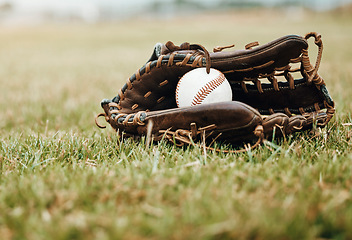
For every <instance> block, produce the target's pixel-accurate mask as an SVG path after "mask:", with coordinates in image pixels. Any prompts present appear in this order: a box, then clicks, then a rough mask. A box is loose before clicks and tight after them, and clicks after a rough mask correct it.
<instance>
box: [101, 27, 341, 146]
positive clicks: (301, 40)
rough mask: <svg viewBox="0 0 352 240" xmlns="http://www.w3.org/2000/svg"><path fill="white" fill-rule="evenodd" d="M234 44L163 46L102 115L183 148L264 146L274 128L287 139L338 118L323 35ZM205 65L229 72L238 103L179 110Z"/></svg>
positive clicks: (129, 131)
mask: <svg viewBox="0 0 352 240" xmlns="http://www.w3.org/2000/svg"><path fill="white" fill-rule="evenodd" d="M310 37H314V38H315V44H316V45H317V46H318V49H319V51H318V57H317V61H316V63H315V66H314V67H313V66H312V65H311V63H310V60H309V57H308V42H307V39H308V38H310ZM228 47H233V45H232V46H227V47H217V48H214V52H213V53H209V52H208V51H207V50H206V49H205V48H204V47H203V46H201V45H198V44H189V43H183V44H181V45H180V46H175V45H174V44H173V43H172V42H167V43H166V44H165V45H164V44H160V43H158V44H156V46H155V48H154V52H153V54H152V56H151V58H150V59H149V60H148V62H147V63H146V64H145V65H144V66H142V67H141V68H140V69H138V70H137V72H136V73H135V74H133V75H132V76H131V77H130V78H129V79H128V80H127V83H126V84H125V85H124V86H123V87H122V89H121V90H120V91H119V92H118V95H117V96H116V97H114V98H113V99H112V100H107V99H104V100H103V101H102V102H101V106H102V108H103V109H104V113H101V114H99V115H98V117H100V116H104V117H105V119H106V121H107V122H108V123H110V125H111V126H112V127H113V128H114V129H116V130H118V132H119V133H122V132H124V133H125V134H126V135H129V136H149V137H151V138H152V139H154V140H160V139H162V138H165V139H169V140H170V141H173V142H174V143H176V144H177V145H183V144H185V143H186V144H192V143H193V142H195V141H196V140H200V139H203V140H205V141H206V142H208V143H209V142H212V141H214V140H219V141H224V142H227V143H234V144H238V143H243V142H245V143H250V142H253V141H256V140H257V143H256V144H255V145H257V144H259V143H260V141H261V140H262V139H263V138H265V137H266V138H268V137H272V136H273V132H274V133H275V135H276V136H284V135H287V134H291V133H293V132H296V131H302V130H306V129H311V128H313V127H314V126H318V127H324V126H325V125H326V124H327V123H328V122H329V121H330V119H331V118H332V117H333V115H334V112H335V109H334V102H333V100H332V98H331V97H330V96H329V93H328V91H327V88H326V86H325V83H324V80H323V79H322V78H321V77H320V76H319V75H318V68H319V64H320V60H321V55H322V49H323V45H322V41H321V37H320V35H319V34H316V33H308V34H307V35H306V36H305V37H301V36H296V35H289V36H284V37H282V38H279V39H277V40H275V41H272V42H270V43H267V44H265V45H262V46H258V43H250V44H247V45H246V47H245V50H235V51H222V50H223V49H225V48H228ZM198 67H206V69H207V71H208V72H209V70H210V67H212V68H215V69H218V70H219V71H221V72H222V73H224V75H225V77H226V79H227V80H228V81H229V82H230V84H231V88H232V92H233V101H232V102H226V103H214V104H204V105H196V106H192V107H183V108H177V105H176V100H175V90H176V85H177V83H178V81H179V79H180V78H181V77H182V76H183V75H184V74H185V73H186V72H188V71H190V70H192V69H194V68H198ZM298 75H299V76H298ZM297 76H298V77H297ZM323 110H325V111H323ZM96 123H97V125H98V126H99V127H104V126H101V125H100V124H99V123H98V122H97V121H96ZM274 129H275V130H274Z"/></svg>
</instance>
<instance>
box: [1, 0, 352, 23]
mask: <svg viewBox="0 0 352 240" xmlns="http://www.w3.org/2000/svg"><path fill="white" fill-rule="evenodd" d="M351 3H352V0H130V1H125V0H117V1H116V0H75V1H70V0H60V1H57V0H30V1H29V0H0V22H1V24H3V25H19V24H26V25H28V24H38V23H42V22H48V21H51V22H67V21H82V22H87V23H96V22H102V21H116V20H121V19H129V18H132V17H136V16H139V17H141V16H142V17H155V18H173V17H175V16H180V14H183V15H185V14H194V13H201V12H204V11H223V10H229V9H231V8H233V9H235V8H236V9H250V8H278V9H280V8H282V9H285V10H287V9H288V8H289V10H290V12H292V11H299V10H300V9H309V10H312V11H329V10H332V9H338V8H341V7H346V6H347V5H348V4H351Z"/></svg>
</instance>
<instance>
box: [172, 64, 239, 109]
mask: <svg viewBox="0 0 352 240" xmlns="http://www.w3.org/2000/svg"><path fill="white" fill-rule="evenodd" d="M231 100H232V90H231V86H230V83H229V82H228V81H227V79H226V78H225V76H224V74H223V73H222V72H220V71H219V70H216V69H214V68H211V69H210V73H209V74H207V72H206V68H196V69H193V70H192V71H189V72H187V73H186V74H185V75H183V76H182V78H181V79H180V80H179V82H178V83H177V87H176V103H177V106H178V107H187V106H194V105H198V104H206V103H216V102H228V101H231Z"/></svg>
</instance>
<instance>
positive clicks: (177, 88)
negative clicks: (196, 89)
mask: <svg viewBox="0 0 352 240" xmlns="http://www.w3.org/2000/svg"><path fill="white" fill-rule="evenodd" d="M182 79H183V77H182V78H181V79H180V80H179V82H178V84H177V86H176V104H177V106H180V105H179V102H178V91H179V86H180V84H181V81H182Z"/></svg>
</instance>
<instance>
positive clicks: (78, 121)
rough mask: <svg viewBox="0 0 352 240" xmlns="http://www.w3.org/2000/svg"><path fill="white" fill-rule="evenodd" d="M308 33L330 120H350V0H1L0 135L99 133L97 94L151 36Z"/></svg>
mask: <svg viewBox="0 0 352 240" xmlns="http://www.w3.org/2000/svg"><path fill="white" fill-rule="evenodd" d="M311 31H315V32H319V33H321V34H322V38H323V42H324V53H323V61H322V64H321V65H320V69H319V72H320V74H321V76H323V77H324V79H325V81H326V83H327V86H328V89H329V91H330V93H331V95H332V97H333V98H334V100H335V101H336V103H337V104H336V105H337V110H338V114H337V115H336V118H335V119H339V118H350V117H351V116H350V114H349V112H350V111H352V99H351V96H352V95H351V94H350V92H352V84H351V81H350V79H351V78H352V69H351V64H352V58H351V56H352V48H351V47H350V43H351V42H352V0H281V1H279V0H128V1H126V0H75V1H71V0H0V66H1V67H0V86H1V87H0V96H1V97H0V112H1V113H2V114H0V136H10V135H12V134H13V133H14V132H15V133H19V132H26V131H28V130H29V131H33V132H35V133H38V132H39V133H50V132H54V133H55V132H56V131H59V130H60V131H71V130H72V131H74V132H76V133H77V132H80V133H89V132H90V133H91V132H94V131H100V130H97V127H95V124H94V118H95V116H96V115H97V114H98V113H99V112H101V111H102V109H101V107H100V101H101V100H102V99H103V98H110V99H111V98H113V97H114V96H115V95H116V94H117V92H118V90H119V89H120V88H121V87H122V86H123V85H124V84H125V82H126V79H127V78H128V77H130V76H131V75H132V74H133V73H135V72H136V70H137V69H139V68H140V67H141V66H143V64H145V61H146V60H147V59H148V58H149V57H150V55H151V53H152V50H153V47H154V45H155V43H157V42H161V43H165V42H167V41H169V40H171V41H173V42H174V43H175V44H177V45H179V44H181V43H183V42H186V41H187V42H190V43H200V44H202V45H203V46H204V47H206V48H207V49H208V50H209V51H211V50H212V49H213V47H215V46H226V45H230V44H235V47H234V48H232V49H231V50H237V49H243V48H244V46H245V45H246V44H248V43H250V42H253V41H259V43H260V44H264V43H267V42H269V41H272V40H274V39H276V38H279V37H281V36H284V35H288V34H298V35H301V36H304V35H305V34H306V33H308V32H311ZM310 46H311V47H310V48H309V50H310V52H312V54H311V58H312V61H314V60H315V57H316V49H317V48H316V46H315V45H314V41H312V40H310ZM349 99H351V100H349Z"/></svg>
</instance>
